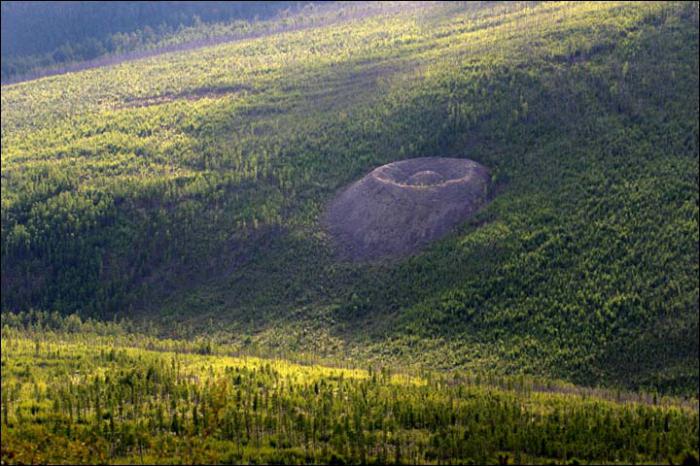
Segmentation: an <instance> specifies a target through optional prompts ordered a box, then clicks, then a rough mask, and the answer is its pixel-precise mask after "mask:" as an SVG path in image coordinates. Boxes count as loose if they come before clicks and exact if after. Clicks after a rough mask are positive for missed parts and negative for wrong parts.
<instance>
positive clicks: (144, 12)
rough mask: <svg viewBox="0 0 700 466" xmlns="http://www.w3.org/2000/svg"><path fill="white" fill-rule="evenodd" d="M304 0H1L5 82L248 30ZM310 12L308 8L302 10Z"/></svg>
mask: <svg viewBox="0 0 700 466" xmlns="http://www.w3.org/2000/svg"><path fill="white" fill-rule="evenodd" d="M302 6H303V4H302V2H256V3H249V2H220V1H214V2H212V1H206V2H133V1H120V2H117V3H106V2H63V3H62V4H58V5H57V4H54V3H53V2H43V1H38V2H37V1H35V2H18V1H6V2H3V3H2V79H3V82H6V81H8V80H16V79H19V78H26V77H28V76H29V75H31V74H37V73H39V74H41V71H42V68H46V67H56V65H63V66H65V65H66V64H69V63H74V62H79V61H85V60H92V59H95V58H98V57H102V56H105V55H115V54H124V53H126V52H134V51H143V50H147V49H152V48H154V47H162V46H163V45H166V44H167V45H174V44H176V43H180V44H182V43H183V42H189V41H193V40H195V39H199V40H201V39H203V38H204V37H207V38H209V39H211V37H212V36H216V35H221V34H223V33H224V30H227V31H226V33H227V35H232V34H234V33H236V32H237V33H239V34H240V33H243V32H250V31H251V30H254V29H256V28H258V27H261V26H263V24H258V20H260V19H263V20H266V19H268V18H269V17H273V16H275V15H279V14H280V13H282V14H284V16H285V17H287V16H289V14H290V10H298V9H299V8H301V7H302ZM305 13H306V11H305Z"/></svg>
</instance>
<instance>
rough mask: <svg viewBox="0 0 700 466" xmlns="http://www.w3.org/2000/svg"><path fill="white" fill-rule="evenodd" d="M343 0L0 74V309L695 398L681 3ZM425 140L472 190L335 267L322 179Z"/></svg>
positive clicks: (693, 21)
mask: <svg viewBox="0 0 700 466" xmlns="http://www.w3.org/2000/svg"><path fill="white" fill-rule="evenodd" d="M341 7H343V6H342V5H341ZM344 8H348V9H350V10H348V11H349V12H352V11H356V10H352V8H357V7H356V6H353V5H346V6H344ZM3 16H4V14H3ZM346 16H347V18H346V20H342V21H341V20H338V21H335V22H333V23H332V24H326V25H323V26H318V27H316V28H311V29H304V30H299V31H289V32H284V33H278V34H270V35H266V36H264V37H259V38H251V39H246V40H240V41H237V42H232V43H228V44H221V45H217V46H213V47H207V48H201V49H197V50H191V51H181V52H174V53H168V54H163V55H158V56H154V57H150V58H146V59H143V60H135V61H128V62H123V63H119V64H116V65H114V66H108V67H101V68H95V69H89V70H85V71H81V72H76V73H68V74H64V75H57V76H52V77H47V78H43V79H38V80H34V81H28V82H24V83H19V84H13V85H4V86H3V87H2V309H3V311H4V312H5V311H20V310H27V309H30V308H34V309H43V310H47V311H53V310H56V311H59V312H61V313H63V314H69V313H72V312H77V313H79V314H80V315H82V316H84V317H85V316H92V317H96V318H104V319H112V318H114V317H115V316H116V317H117V318H128V319H130V320H133V321H134V322H135V323H136V325H142V326H153V327H155V328H156V329H160V331H161V332H162V334H163V335H167V336H169V337H172V338H191V337H193V336H196V335H201V334H207V335H209V336H210V337H211V338H213V339H214V341H221V342H227V343H230V344H235V345H239V346H240V347H241V348H249V349H251V350H255V351H256V352H260V353H265V352H267V353H268V354H279V355H293V354H297V353H301V352H313V353H315V354H316V355H317V357H319V358H328V359H334V358H335V359H342V358H353V359H355V360H358V361H360V360H361V361H375V362H383V363H393V364H398V365H401V366H405V367H409V366H413V367H421V366H424V367H430V368H433V369H452V368H464V369H469V370H472V371H476V372H484V373H495V374H516V373H525V374H531V375H538V376H544V377H553V378H560V379H565V380H569V381H573V382H576V383H581V384H585V385H598V384H604V385H610V386H624V387H626V388H629V389H636V388H645V389H654V390H660V391H662V392H666V393H679V394H696V393H697V391H698V380H699V376H698V339H697V334H698V280H697V277H698V255H699V253H698V169H697V166H698V4H697V3H676V2H670V3H664V2H646V3H618V2H609V3H607V2H606V3H542V4H528V3H523V4H520V3H508V4H496V5H491V4H472V3H466V4H463V3H449V4H441V3H435V4H432V3H431V4H427V5H426V4H402V5H401V6H400V8H397V6H396V5H393V4H386V5H379V6H377V7H374V8H371V9H369V10H367V11H365V12H364V13H363V14H350V13H348V14H347V15H346ZM341 17H342V15H339V16H338V18H341ZM436 155H439V156H446V157H464V158H469V159H472V160H475V161H477V162H479V163H480V164H483V165H484V166H486V167H489V168H490V169H491V171H492V179H493V183H494V186H496V189H497V194H496V196H495V197H494V199H493V201H492V202H491V203H490V204H489V205H488V206H486V207H485V208H483V209H482V210H481V212H480V213H479V214H477V216H476V217H474V218H473V219H472V220H470V221H468V222H467V223H465V224H463V225H461V226H460V227H459V228H458V229H457V230H456V231H455V232H454V233H453V234H451V235H449V236H448V237H447V238H445V239H443V240H441V241H438V242H437V243H435V244H434V245H432V246H431V247H430V248H428V249H427V250H425V251H423V252H421V253H419V254H416V255H414V256H412V257H409V258H406V259H403V260H394V261H379V262H371V263H354V262H345V261H338V260H337V259H336V258H335V256H334V255H333V252H332V250H331V245H330V243H329V241H328V236H327V234H326V232H325V231H324V229H323V227H322V225H321V223H320V221H319V218H320V216H321V215H322V212H323V210H324V208H325V206H326V205H327V203H328V201H329V200H330V199H331V198H332V197H333V196H334V195H335V193H336V192H337V191H338V190H339V189H341V188H342V187H343V186H345V185H347V184H348V183H350V182H352V181H354V180H356V179H358V178H360V177H361V176H363V175H364V174H366V173H368V172H369V171H371V170H372V169H373V168H375V167H377V166H379V165H382V164H385V163H388V162H391V161H396V160H401V159H406V158H414V157H425V156H436Z"/></svg>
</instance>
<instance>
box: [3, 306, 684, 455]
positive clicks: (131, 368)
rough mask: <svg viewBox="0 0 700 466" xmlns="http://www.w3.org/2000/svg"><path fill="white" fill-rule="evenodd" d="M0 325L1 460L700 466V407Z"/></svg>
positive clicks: (38, 322)
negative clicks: (666, 465)
mask: <svg viewBox="0 0 700 466" xmlns="http://www.w3.org/2000/svg"><path fill="white" fill-rule="evenodd" d="M3 317H4V319H3V327H2V364H3V386H2V390H3V391H2V399H3V403H2V426H3V429H2V460H3V463H4V464H35V463H36V464H46V463H53V464H55V463H68V464H83V463H85V464H109V463H114V464H188V463H195V464H198V463H207V464H222V463H223V464H318V463H321V464H345V463H346V462H347V463H348V464H367V463H369V464H375V463H376V464H388V463H393V464H402V463H405V464H436V463H437V464H444V463H445V462H450V463H458V464H474V462H476V464H497V462H498V464H512V463H513V462H515V464H528V463H533V464H545V463H550V462H551V463H552V464H554V461H559V462H561V461H566V462H567V463H566V464H579V463H580V462H581V461H583V462H587V463H588V464H591V463H593V464H602V463H622V464H630V463H637V462H649V463H655V464H659V463H663V462H666V461H669V462H671V463H670V464H674V463H675V464H680V463H681V462H683V464H692V461H693V460H695V462H696V463H697V440H698V411H697V400H694V401H690V402H683V401H682V400H679V399H674V398H667V397H659V396H657V395H653V396H644V395H636V394H631V393H625V392H620V391H617V392H616V393H612V392H606V391H603V390H580V389H577V388H576V387H572V386H570V385H566V384H552V383H547V384H546V385H543V384H541V383H540V381H538V380H533V379H532V378H529V377H523V376H519V377H491V376H489V377H481V376H478V375H477V376H476V377H474V376H473V375H472V376H470V375H469V374H465V373H454V374H444V373H442V374H436V373H432V372H422V373H421V374H417V375H406V374H401V373H392V371H391V370H390V369H388V368H386V367H383V368H377V367H372V366H370V367H369V368H367V369H364V368H362V369H360V368H355V367H351V366H349V367H348V366H346V367H342V368H338V367H336V368H330V367H323V366H316V365H314V366H308V365H298V364H291V363H289V362H285V361H283V360H269V359H267V360H266V359H259V358H251V357H247V356H227V355H225V354H226V351H228V350H230V348H225V347H211V346H208V345H207V346H201V343H203V342H194V343H193V342H186V341H181V340H179V341H173V340H167V339H154V338H152V337H148V336H146V335H142V334H134V333H132V332H127V331H126V329H124V328H123V327H121V326H119V325H116V324H114V323H100V322H93V321H86V322H83V321H81V319H80V318H78V317H75V316H72V317H69V318H66V319H61V318H60V317H57V316H41V315H21V316H18V317H16V318H8V315H7V314H5V315H4V316H3ZM8 379H10V380H11V382H7V380H8Z"/></svg>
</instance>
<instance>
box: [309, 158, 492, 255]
mask: <svg viewBox="0 0 700 466" xmlns="http://www.w3.org/2000/svg"><path fill="white" fill-rule="evenodd" d="M490 181H491V175H490V172H489V170H488V169H487V168H486V167H484V166H483V165H480V164H479V163H477V162H474V161H473V160H468V159H459V158H446V157H421V158H416V159H409V160H401V161H397V162H392V163H389V164H387V165H382V166H381V167H378V168H376V169H374V170H373V171H371V172H370V173H368V174H367V175H366V176H364V177H363V178H361V179H360V180H358V181H356V182H354V183H352V184H351V185H349V186H347V187H346V188H344V189H342V190H341V191H340V192H339V193H338V195H337V196H336V197H335V198H334V199H333V200H332V201H331V202H330V203H329V204H328V206H327V209H326V212H325V213H324V216H323V223H324V226H325V227H326V229H327V231H328V232H329V233H330V236H331V238H332V241H333V246H334V249H335V250H336V252H337V254H338V255H339V256H340V257H341V258H343V259H349V260H355V261H366V260H374V259H379V258H387V257H400V256H405V255H409V254H412V253H414V252H416V251H418V250H420V249H421V248H422V247H424V246H425V245H427V244H428V243H430V242H432V241H435V240H437V239H440V238H441V237H443V236H444V235H446V234H447V233H449V231H450V230H451V229H453V228H454V227H455V226H457V225H458V224H460V223H462V222H464V221H465V220H466V219H467V218H469V217H470V216H471V215H473V214H474V213H475V212H476V211H477V210H479V209H480V208H481V207H482V206H483V205H484V204H485V203H486V202H487V199H488V190H489V184H490Z"/></svg>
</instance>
